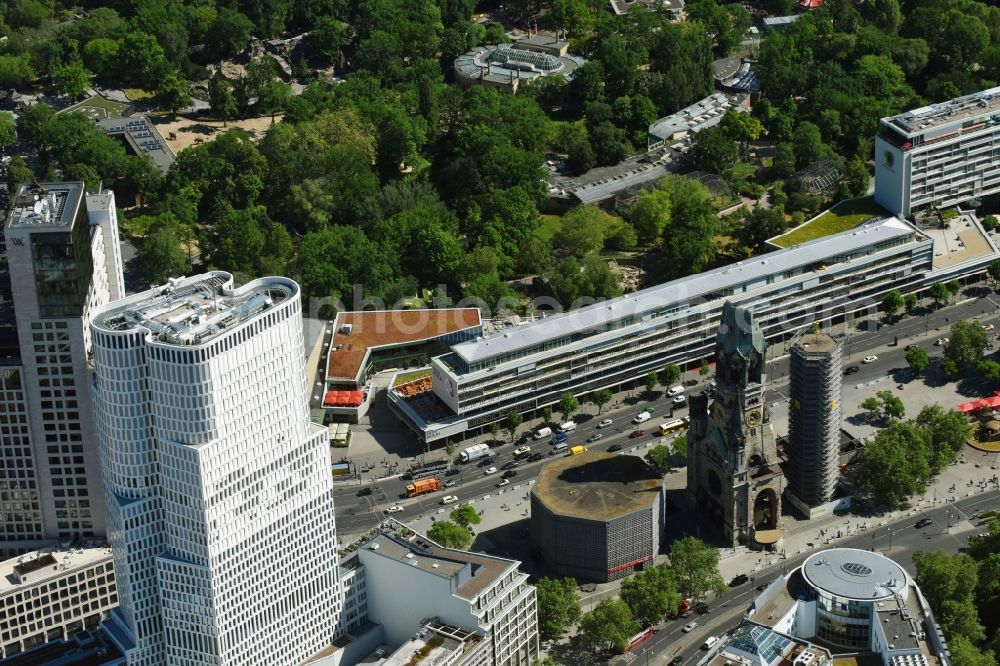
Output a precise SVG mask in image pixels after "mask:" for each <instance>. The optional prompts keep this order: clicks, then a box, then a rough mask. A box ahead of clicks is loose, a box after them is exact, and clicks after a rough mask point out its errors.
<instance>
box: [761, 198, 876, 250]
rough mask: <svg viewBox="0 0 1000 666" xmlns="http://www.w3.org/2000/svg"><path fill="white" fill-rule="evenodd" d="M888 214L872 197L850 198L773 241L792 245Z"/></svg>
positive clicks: (781, 245) (783, 245) (788, 245)
mask: <svg viewBox="0 0 1000 666" xmlns="http://www.w3.org/2000/svg"><path fill="white" fill-rule="evenodd" d="M887 215H889V213H888V211H886V210H885V209H884V208H882V207H881V206H879V205H878V204H877V203H875V201H874V200H873V199H872V198H871V197H862V198H860V199H849V200H847V201H842V202H841V203H839V204H837V205H836V206H834V207H833V208H831V209H830V210H828V211H826V212H825V213H822V214H821V215H820V216H819V217H817V218H816V219H814V220H813V221H811V222H807V223H805V224H803V225H801V226H799V227H797V228H795V229H792V230H791V231H789V232H788V233H787V234H785V235H784V236H778V237H777V238H775V239H774V240H773V241H772V242H773V243H774V244H775V245H778V246H779V247H791V246H793V245H798V244H799V243H805V242H806V241H811V240H815V239H817V238H822V237H823V236H829V235H831V234H836V233H840V232H841V231H847V230H848V229H853V228H854V227H856V226H858V225H859V224H861V223H862V222H864V221H865V220H867V219H869V218H872V217H880V216H887Z"/></svg>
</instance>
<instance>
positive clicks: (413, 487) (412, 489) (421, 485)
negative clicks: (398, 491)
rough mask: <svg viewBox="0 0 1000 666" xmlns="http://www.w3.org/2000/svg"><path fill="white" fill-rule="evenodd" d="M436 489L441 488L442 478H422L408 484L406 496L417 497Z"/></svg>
mask: <svg viewBox="0 0 1000 666" xmlns="http://www.w3.org/2000/svg"><path fill="white" fill-rule="evenodd" d="M435 490H441V480H440V479H437V478H433V479H420V480H419V481H414V482H413V483H410V484H407V486H406V496H407V497H416V496H417V495H423V494H424V493H430V492H434V491H435Z"/></svg>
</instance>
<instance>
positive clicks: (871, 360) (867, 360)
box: [861, 354, 878, 364]
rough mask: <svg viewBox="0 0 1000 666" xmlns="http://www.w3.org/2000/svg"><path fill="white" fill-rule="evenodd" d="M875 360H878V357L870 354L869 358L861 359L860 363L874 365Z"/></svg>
mask: <svg viewBox="0 0 1000 666" xmlns="http://www.w3.org/2000/svg"><path fill="white" fill-rule="evenodd" d="M877 360H878V356H875V354H872V355H871V356H865V357H864V358H863V359H861V362H862V363H865V364H868V363H874V362H875V361H877Z"/></svg>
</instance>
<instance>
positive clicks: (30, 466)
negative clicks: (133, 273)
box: [0, 182, 125, 553]
mask: <svg viewBox="0 0 1000 666" xmlns="http://www.w3.org/2000/svg"><path fill="white" fill-rule="evenodd" d="M4 245H5V250H6V251H5V254H6V258H7V266H6V274H5V275H4V276H3V279H4V280H5V282H6V284H5V285H4V288H3V291H5V292H6V291H7V290H8V289H9V293H10V296H11V299H12V301H13V303H14V323H15V327H14V329H13V331H11V335H10V336H8V338H9V339H8V343H7V346H8V350H9V351H11V352H15V350H16V352H15V353H16V354H17V356H11V357H10V358H6V359H4V361H3V364H2V367H0V451H2V453H3V456H2V458H0V459H2V461H3V462H2V464H0V552H6V553H16V552H24V551H29V550H34V549H37V548H39V547H42V546H45V545H52V544H55V543H57V542H61V541H71V540H75V539H99V540H103V539H104V537H105V512H104V498H103V489H102V486H101V475H100V463H99V456H98V451H97V449H98V446H97V431H96V427H95V422H94V414H93V408H92V401H91V395H90V375H91V364H90V357H91V351H92V350H91V337H90V330H89V325H90V320H91V318H92V317H93V314H94V312H95V311H96V310H97V309H98V308H100V307H102V306H104V305H106V304H107V303H109V302H111V301H113V300H115V299H118V298H121V297H122V296H124V293H125V286H124V279H123V273H122V261H121V250H120V246H119V238H118V220H117V215H116V209H115V198H114V194H113V193H112V192H108V191H102V192H99V193H95V194H87V193H86V192H85V191H84V184H83V183H80V182H67V183H41V184H39V183H34V184H32V185H25V186H22V187H21V188H20V189H19V190H18V192H17V193H16V195H15V196H14V203H13V206H12V209H11V212H10V215H9V216H8V218H7V221H6V224H5V226H4ZM14 338H16V346H15V343H14Z"/></svg>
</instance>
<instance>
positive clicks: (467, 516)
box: [448, 504, 483, 528]
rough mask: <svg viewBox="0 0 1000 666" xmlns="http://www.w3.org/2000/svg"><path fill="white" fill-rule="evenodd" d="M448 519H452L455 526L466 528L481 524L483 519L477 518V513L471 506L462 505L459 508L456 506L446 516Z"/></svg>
mask: <svg viewBox="0 0 1000 666" xmlns="http://www.w3.org/2000/svg"><path fill="white" fill-rule="evenodd" d="M448 517H449V518H451V519H452V521H454V522H455V524H457V525H461V526H462V527H465V528H468V527H469V525H478V524H479V523H481V522H483V519H482V518H481V517H480V516H479V512H478V511H476V508H475V507H474V506H472V505H471V504H463V505H461V506H456V507H455V508H454V509H452V510H451V513H450V514H448Z"/></svg>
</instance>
